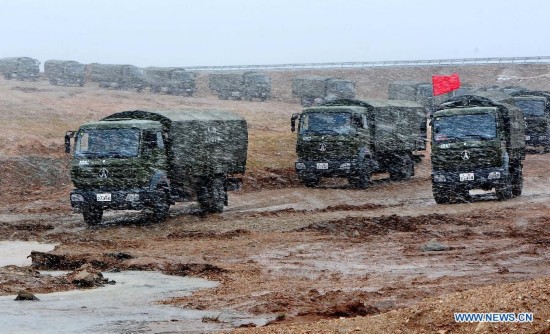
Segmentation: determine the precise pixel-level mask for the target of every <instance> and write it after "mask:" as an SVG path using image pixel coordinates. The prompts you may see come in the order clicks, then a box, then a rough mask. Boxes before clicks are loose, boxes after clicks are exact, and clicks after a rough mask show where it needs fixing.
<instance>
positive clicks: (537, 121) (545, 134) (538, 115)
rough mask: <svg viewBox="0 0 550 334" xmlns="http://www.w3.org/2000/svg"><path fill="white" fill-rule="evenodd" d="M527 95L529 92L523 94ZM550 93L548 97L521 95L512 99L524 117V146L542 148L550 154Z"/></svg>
mask: <svg viewBox="0 0 550 334" xmlns="http://www.w3.org/2000/svg"><path fill="white" fill-rule="evenodd" d="M525 94H529V92H525ZM549 98H550V93H548V96H540V95H539V96H537V95H521V96H516V97H514V101H515V105H516V106H517V107H519V108H521V109H522V110H523V114H524V117H525V145H527V146H530V147H542V148H543V150H544V152H546V153H548V152H550V101H549Z"/></svg>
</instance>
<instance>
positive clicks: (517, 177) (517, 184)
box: [512, 162, 523, 197]
mask: <svg viewBox="0 0 550 334" xmlns="http://www.w3.org/2000/svg"><path fill="white" fill-rule="evenodd" d="M522 189H523V167H522V165H521V162H518V163H517V164H516V166H515V168H514V169H513V170H512V196H514V197H517V196H520V195H521V191H522Z"/></svg>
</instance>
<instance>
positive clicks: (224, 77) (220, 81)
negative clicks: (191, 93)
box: [208, 73, 244, 91]
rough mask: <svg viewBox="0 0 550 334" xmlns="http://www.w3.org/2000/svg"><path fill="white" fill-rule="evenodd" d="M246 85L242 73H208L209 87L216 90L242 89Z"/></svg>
mask: <svg viewBox="0 0 550 334" xmlns="http://www.w3.org/2000/svg"><path fill="white" fill-rule="evenodd" d="M243 85H244V77H243V74H242V73H213V74H210V75H208V87H209V88H210V89H212V90H214V91H220V90H228V91H240V90H241V89H242V88H243Z"/></svg>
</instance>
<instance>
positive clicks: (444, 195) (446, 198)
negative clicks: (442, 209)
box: [432, 184, 451, 204]
mask: <svg viewBox="0 0 550 334" xmlns="http://www.w3.org/2000/svg"><path fill="white" fill-rule="evenodd" d="M432 194H433V197H434V200H435V202H436V203H437V204H448V203H450V202H451V189H449V188H448V187H444V186H436V185H434V184H432Z"/></svg>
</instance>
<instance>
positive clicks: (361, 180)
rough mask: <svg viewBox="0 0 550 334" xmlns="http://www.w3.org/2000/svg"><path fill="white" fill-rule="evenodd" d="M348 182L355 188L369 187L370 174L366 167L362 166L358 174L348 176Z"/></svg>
mask: <svg viewBox="0 0 550 334" xmlns="http://www.w3.org/2000/svg"><path fill="white" fill-rule="evenodd" d="M348 183H349V184H350V185H351V186H352V187H353V188H355V189H367V188H368V187H369V185H370V175H369V173H368V171H367V170H366V169H365V168H360V169H359V170H358V171H357V175H353V176H349V177H348Z"/></svg>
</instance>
